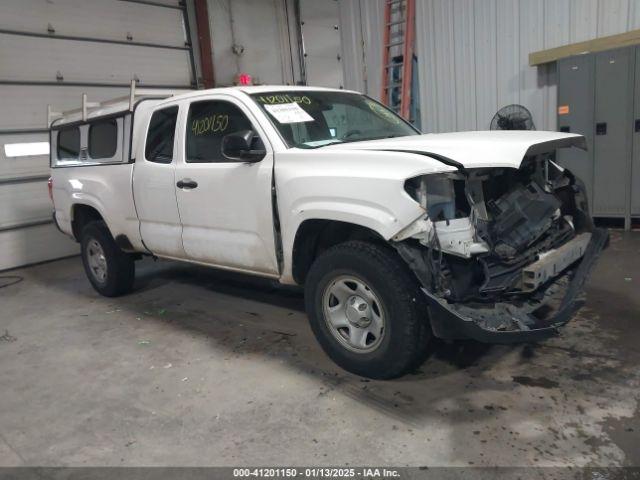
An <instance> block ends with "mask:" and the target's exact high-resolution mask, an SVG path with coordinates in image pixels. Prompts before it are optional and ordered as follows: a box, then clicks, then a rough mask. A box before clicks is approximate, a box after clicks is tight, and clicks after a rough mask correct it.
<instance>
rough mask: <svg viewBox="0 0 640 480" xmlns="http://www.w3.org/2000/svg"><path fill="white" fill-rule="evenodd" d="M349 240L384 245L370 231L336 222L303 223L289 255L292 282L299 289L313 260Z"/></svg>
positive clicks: (379, 238) (379, 237)
mask: <svg viewBox="0 0 640 480" xmlns="http://www.w3.org/2000/svg"><path fill="white" fill-rule="evenodd" d="M349 240H366V241H370V242H375V243H381V244H384V243H385V241H384V239H383V238H382V237H381V236H380V235H379V234H378V233H377V232H375V231H373V230H371V229H370V228H367V227H363V226H361V225H356V224H353V223H347V222H339V221H335V220H305V221H304V222H302V224H300V227H299V228H298V231H297V232H296V238H295V240H294V243H293V253H292V273H293V278H294V280H295V281H296V282H297V283H298V284H300V285H302V284H303V283H304V280H305V278H306V277H307V273H308V272H309V269H310V268H311V265H312V264H313V262H314V260H315V259H316V258H317V257H318V256H319V255H320V254H321V253H322V252H324V251H325V250H327V249H328V248H331V247H333V246H334V245H337V244H339V243H343V242H347V241H349Z"/></svg>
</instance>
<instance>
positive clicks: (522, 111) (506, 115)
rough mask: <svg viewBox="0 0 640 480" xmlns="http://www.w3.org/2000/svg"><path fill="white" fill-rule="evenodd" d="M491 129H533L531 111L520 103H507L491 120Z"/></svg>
mask: <svg viewBox="0 0 640 480" xmlns="http://www.w3.org/2000/svg"><path fill="white" fill-rule="evenodd" d="M490 128H491V130H535V129H536V126H535V125H534V124H533V118H532V117H531V112H530V111H529V110H527V108H526V107H523V106H522V105H515V104H514V105H507V106H506V107H502V108H501V109H500V110H498V113H496V114H495V115H494V116H493V119H492V120H491V127H490Z"/></svg>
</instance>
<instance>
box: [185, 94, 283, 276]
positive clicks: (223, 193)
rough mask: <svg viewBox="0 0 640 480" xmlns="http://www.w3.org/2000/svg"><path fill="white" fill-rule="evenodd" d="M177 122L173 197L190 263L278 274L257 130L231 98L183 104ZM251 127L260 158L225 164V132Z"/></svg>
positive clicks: (269, 163) (268, 159)
mask: <svg viewBox="0 0 640 480" xmlns="http://www.w3.org/2000/svg"><path fill="white" fill-rule="evenodd" d="M185 110H188V111H187V112H186V113H185V114H184V115H183V116H182V119H181V128H180V130H181V141H182V142H181V143H182V148H180V159H179V161H178V163H177V166H176V177H175V178H176V195H177V200H178V210H179V212H180V219H181V221H182V243H183V245H184V250H185V253H186V257H187V258H188V259H189V260H193V261H197V262H202V263H206V264H210V265H214V266H218V267H222V268H228V269H233V270H240V271H246V272H252V273H259V274H262V275H266V276H274V277H277V276H278V262H277V259H276V248H275V240H274V228H273V212H272V201H271V182H272V175H273V150H272V148H271V146H270V144H269V142H268V141H267V139H266V136H265V134H264V132H263V131H262V130H261V129H260V126H259V125H258V123H257V122H256V121H255V118H253V117H252V115H251V113H250V112H249V111H248V110H247V109H246V108H245V107H244V106H243V105H242V103H241V102H239V101H238V100H236V99H235V98H233V97H227V96H222V95H221V96H219V97H213V98H212V97H208V98H207V100H193V101H191V102H189V103H187V109H185ZM242 130H253V131H254V132H255V133H256V135H257V136H258V137H259V138H256V139H255V140H256V142H257V143H258V146H259V147H260V148H264V150H265V152H266V153H265V155H264V157H263V158H262V159H261V160H259V161H256V162H251V163H250V162H242V161H233V160H230V159H227V158H225V157H224V155H223V154H222V148H221V147H222V139H223V137H224V136H225V135H228V134H230V133H234V132H239V131H242Z"/></svg>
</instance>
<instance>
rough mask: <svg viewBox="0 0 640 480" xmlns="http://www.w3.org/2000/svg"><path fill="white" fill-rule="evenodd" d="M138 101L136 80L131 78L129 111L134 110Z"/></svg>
mask: <svg viewBox="0 0 640 480" xmlns="http://www.w3.org/2000/svg"><path fill="white" fill-rule="evenodd" d="M135 102H136V81H135V79H134V80H131V86H130V87H129V111H130V112H133V107H134V106H135Z"/></svg>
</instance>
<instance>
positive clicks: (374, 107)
mask: <svg viewBox="0 0 640 480" xmlns="http://www.w3.org/2000/svg"><path fill="white" fill-rule="evenodd" d="M367 106H368V107H369V109H370V110H371V111H372V112H373V113H375V114H376V115H378V116H379V117H380V118H384V119H385V120H387V121H389V122H391V123H395V124H396V125H399V124H400V123H401V121H400V119H399V118H398V117H397V116H396V115H394V114H393V113H391V112H390V111H389V110H387V109H386V108H385V107H383V106H382V105H380V104H379V103H377V102H374V101H372V100H367Z"/></svg>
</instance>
